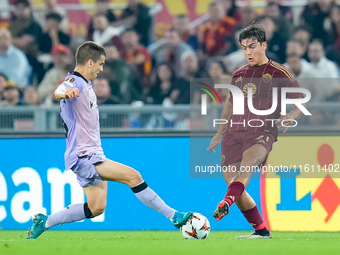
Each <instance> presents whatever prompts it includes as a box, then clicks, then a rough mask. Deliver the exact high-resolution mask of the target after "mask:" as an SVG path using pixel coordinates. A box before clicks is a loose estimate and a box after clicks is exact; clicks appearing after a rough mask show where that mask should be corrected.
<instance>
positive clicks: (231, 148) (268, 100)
mask: <svg viewBox="0 0 340 255" xmlns="http://www.w3.org/2000/svg"><path fill="white" fill-rule="evenodd" d="M239 42H240V43H241V46H242V49H243V53H244V54H245V56H246V58H247V60H248V64H247V65H245V66H243V67H241V68H240V69H238V70H236V71H235V72H234V73H233V76H232V82H231V83H232V85H235V86H237V87H238V88H239V89H241V90H242V91H243V94H244V105H245V111H244V115H233V114H232V112H233V95H232V94H231V93H230V98H229V100H228V101H227V102H226V104H225V107H224V109H223V112H222V116H221V119H225V120H228V123H227V124H221V125H220V126H219V129H218V131H217V134H216V135H215V136H214V137H213V138H212V140H211V143H210V146H209V147H208V150H211V151H212V152H215V150H214V148H215V147H216V146H218V144H219V143H220V141H221V140H222V143H221V153H222V157H221V165H222V167H227V168H225V169H228V167H229V169H237V170H238V171H237V172H236V173H234V172H232V171H225V173H224V178H225V181H226V183H227V185H228V190H227V193H226V195H225V197H224V199H223V200H222V201H221V202H220V203H219V204H218V206H217V208H216V210H215V212H214V213H213V217H215V218H216V219H217V220H218V221H219V220H221V219H222V218H223V217H224V216H225V215H227V214H228V213H229V210H230V207H231V206H232V204H233V203H236V205H237V206H238V208H239V209H240V210H241V212H242V213H243V215H244V217H245V218H246V219H247V221H248V222H249V223H250V224H251V225H252V227H253V228H254V230H255V232H254V233H253V234H251V235H247V236H240V237H237V238H238V239H255V238H271V234H270V232H269V230H268V229H267V228H266V226H265V224H264V222H263V219H262V217H261V215H260V213H259V210H258V208H257V206H256V204H255V202H254V200H253V199H252V197H251V196H250V195H249V194H248V193H247V191H245V188H246V187H247V185H248V183H249V180H250V178H251V175H252V171H248V172H246V171H244V172H241V171H240V170H241V169H251V167H256V166H259V167H261V165H264V164H265V162H266V159H267V156H268V154H269V152H270V151H271V149H272V144H273V143H274V142H275V141H276V140H277V136H278V128H277V126H276V124H277V123H279V122H281V121H282V120H285V122H284V124H285V127H287V128H286V130H285V131H287V129H288V128H289V126H291V125H292V124H294V121H293V120H296V119H298V118H300V117H301V116H302V114H303V113H302V112H301V111H300V109H299V108H297V107H296V106H295V108H294V109H293V110H292V111H291V112H289V113H287V115H285V116H283V118H282V119H281V120H280V121H270V120H273V119H276V120H278V119H279V118H280V107H277V109H276V110H275V111H274V112H273V113H272V114H270V115H267V116H263V115H256V114H253V113H252V112H251V111H250V110H249V108H248V104H247V90H248V88H249V87H251V88H252V97H253V98H252V101H253V106H254V108H255V109H257V110H268V109H271V106H272V104H273V100H272V92H273V88H277V91H278V93H279V95H278V106H280V105H281V104H280V103H281V100H280V99H281V94H280V93H281V88H282V87H299V84H298V83H297V81H296V79H295V77H294V75H293V73H292V72H291V71H290V70H289V69H288V68H287V67H285V66H283V65H280V64H278V63H276V62H274V61H272V60H270V59H268V58H267V56H266V48H267V42H266V34H265V31H264V30H263V28H262V27H261V26H259V25H258V24H252V25H250V26H248V27H246V28H244V29H243V30H242V31H241V33H240V35H239ZM287 97H288V98H295V99H296V98H303V97H304V95H303V94H302V93H287ZM235 100H236V98H235ZM249 120H253V121H251V122H248V121H249ZM248 123H251V124H250V125H248ZM281 127H283V126H280V127H279V128H281Z"/></svg>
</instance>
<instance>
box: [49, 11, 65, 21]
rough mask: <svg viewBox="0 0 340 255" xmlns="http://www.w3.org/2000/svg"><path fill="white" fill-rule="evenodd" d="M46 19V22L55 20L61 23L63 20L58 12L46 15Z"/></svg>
mask: <svg viewBox="0 0 340 255" xmlns="http://www.w3.org/2000/svg"><path fill="white" fill-rule="evenodd" d="M45 19H46V20H49V19H53V20H55V21H57V22H58V23H60V22H61V21H62V20H63V17H62V16H61V15H60V14H59V13H57V12H50V13H47V14H46V16H45Z"/></svg>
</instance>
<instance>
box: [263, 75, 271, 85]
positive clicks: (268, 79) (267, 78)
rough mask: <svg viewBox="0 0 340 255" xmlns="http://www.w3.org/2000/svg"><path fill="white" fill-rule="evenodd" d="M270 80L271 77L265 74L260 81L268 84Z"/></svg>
mask: <svg viewBox="0 0 340 255" xmlns="http://www.w3.org/2000/svg"><path fill="white" fill-rule="evenodd" d="M271 79H272V76H271V75H270V74H269V73H265V74H264V75H262V80H263V81H264V82H265V83H268V82H270V81H271Z"/></svg>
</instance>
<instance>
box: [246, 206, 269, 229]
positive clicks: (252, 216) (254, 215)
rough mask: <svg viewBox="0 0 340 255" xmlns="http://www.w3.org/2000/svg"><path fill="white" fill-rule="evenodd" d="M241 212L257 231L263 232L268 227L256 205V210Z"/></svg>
mask: <svg viewBox="0 0 340 255" xmlns="http://www.w3.org/2000/svg"><path fill="white" fill-rule="evenodd" d="M241 212H242V213H243V216H244V217H245V218H246V219H247V221H248V222H249V223H250V225H251V226H252V227H253V228H254V229H255V230H261V229H264V228H265V227H266V226H265V224H264V222H263V220H262V217H261V214H260V212H259V210H258V209H257V206H256V205H255V207H254V208H251V209H249V210H246V211H241Z"/></svg>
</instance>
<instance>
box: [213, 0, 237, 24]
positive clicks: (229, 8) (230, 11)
mask: <svg viewBox="0 0 340 255" xmlns="http://www.w3.org/2000/svg"><path fill="white" fill-rule="evenodd" d="M215 2H219V3H221V4H222V5H223V7H224V11H225V16H228V17H231V18H234V19H235V20H236V24H242V15H241V13H240V11H239V9H238V7H237V5H236V0H217V1H215Z"/></svg>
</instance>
